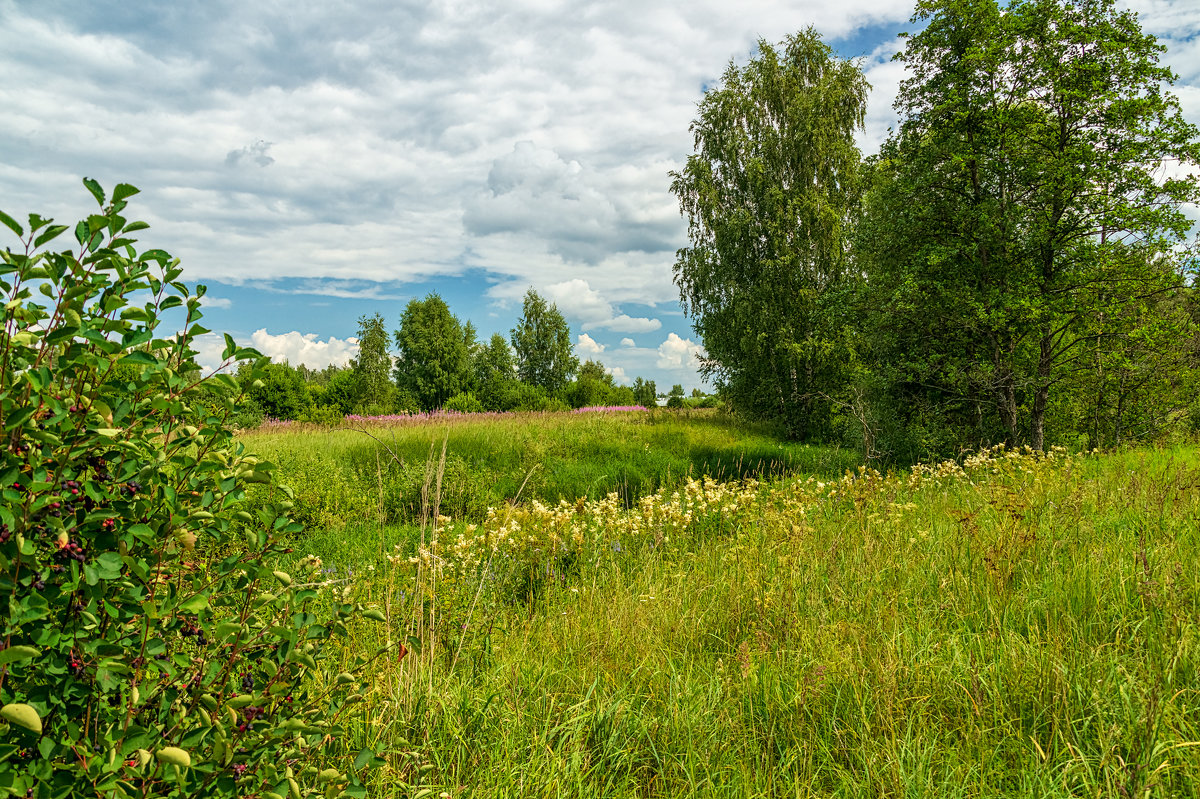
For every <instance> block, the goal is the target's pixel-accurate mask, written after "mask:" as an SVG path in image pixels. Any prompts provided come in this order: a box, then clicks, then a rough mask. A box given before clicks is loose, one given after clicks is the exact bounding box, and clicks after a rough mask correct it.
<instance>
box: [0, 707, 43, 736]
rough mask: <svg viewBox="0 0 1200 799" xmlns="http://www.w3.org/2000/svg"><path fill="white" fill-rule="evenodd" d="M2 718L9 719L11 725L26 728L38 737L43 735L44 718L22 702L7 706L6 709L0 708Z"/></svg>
mask: <svg viewBox="0 0 1200 799" xmlns="http://www.w3.org/2000/svg"><path fill="white" fill-rule="evenodd" d="M0 716H2V717H4V718H6V719H8V721H9V723H11V724H16V725H17V726H18V727H24V728H25V729H27V730H29V731H31V732H35V733H37V734H38V735H41V734H42V717H41V716H39V715H38V712H37V711H36V710H34V709H33V708H32V707H30V706H29V705H26V704H23V703H21V702H14V703H12V704H9V705H5V706H4V707H0Z"/></svg>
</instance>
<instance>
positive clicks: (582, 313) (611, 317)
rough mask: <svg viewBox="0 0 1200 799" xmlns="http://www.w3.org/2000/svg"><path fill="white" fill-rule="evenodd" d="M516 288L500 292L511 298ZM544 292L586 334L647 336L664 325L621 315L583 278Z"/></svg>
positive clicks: (554, 285)
mask: <svg viewBox="0 0 1200 799" xmlns="http://www.w3.org/2000/svg"><path fill="white" fill-rule="evenodd" d="M513 288H515V284H509V286H507V287H504V288H503V289H500V291H501V292H503V293H505V294H507V293H508V292H509V291H511V290H512V289H513ZM542 291H543V292H544V294H545V295H546V296H547V297H548V298H549V299H550V300H551V302H553V303H554V304H555V305H556V306H558V310H559V311H561V312H562V314H563V316H564V317H566V318H567V319H569V320H573V321H577V322H582V325H581V326H582V328H583V330H584V331H592V330H612V331H613V332H615V333H647V332H650V331H652V330H658V329H659V328H660V327H662V322H660V321H659V320H657V319H647V318H645V317H636V318H635V317H631V316H629V315H628V314H617V313H616V309H615V308H614V307H613V304H612V303H610V302H609V301H608V300H606V299H605V298H604V297H603V296H602V295H601V294H600V292H598V291H596V290H595V289H593V288H592V287H591V286H590V285H589V284H588V281H587V280H584V279H582V278H572V279H571V280H566V281H562V282H560V283H551V284H550V285H548V286H546V287H545V288H544V289H543V290H542ZM498 293H499V292H498Z"/></svg>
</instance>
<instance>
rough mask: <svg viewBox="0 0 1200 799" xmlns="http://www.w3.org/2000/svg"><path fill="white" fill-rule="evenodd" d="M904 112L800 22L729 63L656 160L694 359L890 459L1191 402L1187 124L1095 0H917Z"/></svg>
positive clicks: (1085, 430) (735, 397) (1102, 1)
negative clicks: (879, 97) (866, 135)
mask: <svg viewBox="0 0 1200 799" xmlns="http://www.w3.org/2000/svg"><path fill="white" fill-rule="evenodd" d="M912 22H913V23H916V24H919V25H921V26H923V27H922V29H921V30H920V31H919V32H918V33H915V34H912V35H908V36H907V37H906V47H905V49H904V50H903V51H902V52H901V53H900V54H899V55H897V56H896V58H897V59H899V60H900V61H902V62H903V63H904V65H905V67H906V68H907V71H908V75H909V77H908V78H907V79H906V80H905V81H904V83H903V84H902V85H901V87H900V92H899V96H898V99H897V101H896V109H897V111H898V112H899V115H900V124H899V126H898V127H897V128H896V129H894V130H892V131H890V134H889V136H888V138H887V140H886V141H885V142H884V143H883V145H882V147H880V149H879V150H878V152H876V153H874V154H871V155H870V156H868V157H865V158H864V157H863V155H862V153H861V152H860V151H859V149H858V147H857V146H856V145H855V141H854V133H855V131H856V130H860V129H862V127H863V122H864V116H865V109H866V97H867V91H868V88H869V87H868V85H867V82H866V79H865V77H864V75H863V73H862V71H861V69H860V68H859V66H858V65H857V64H855V63H852V62H849V61H845V60H841V59H839V58H836V57H835V56H834V55H833V54H832V51H831V50H830V48H829V47H827V46H826V45H825V44H824V43H823V42H822V41H821V39H820V37H819V36H818V35H817V34H816V33H815V32H814V31H812V30H808V31H805V32H802V33H799V34H797V35H794V36H792V37H790V38H788V39H787V40H786V41H785V42H783V43H782V44H781V45H779V46H774V45H772V44H770V43H768V42H760V45H759V50H758V53H757V55H756V56H755V57H754V58H753V59H752V60H751V61H750V62H749V63H748V64H747V65H745V66H742V67H739V66H736V65H734V64H732V63H731V64H730V66H729V67H728V69H727V70H726V72H725V74H724V76H723V80H722V82H721V85H719V86H718V87H717V88H715V89H713V90H710V91H708V92H707V93H706V95H705V96H704V98H703V99H702V101H701V102H700V103H699V106H698V114H697V117H696V119H695V120H694V122H693V124H692V128H691V130H692V133H693V135H694V141H695V153H694V154H693V155H692V156H691V157H690V158H689V159H688V161H687V164H686V166H685V167H684V168H683V169H681V170H679V171H677V172H674V173H672V178H673V183H672V190H673V192H674V193H675V195H676V196H677V197H678V199H679V202H680V207H681V212H682V213H683V215H684V217H685V218H686V219H687V220H688V222H689V240H688V245H687V246H686V247H684V248H683V249H681V250H680V251H679V253H678V257H677V260H676V263H675V268H674V269H675V279H676V283H677V284H678V286H679V288H680V293H681V300H682V303H683V305H684V308H685V310H686V311H687V312H688V314H689V315H690V316H691V318H692V320H693V322H694V325H695V329H696V331H697V332H698V333H699V334H700V336H701V337H702V338H703V340H704V345H705V348H706V349H707V351H708V354H709V359H708V361H707V363H706V365H705V367H704V371H705V373H706V375H707V376H708V377H709V378H711V379H712V380H713V381H714V382H716V384H717V385H718V386H719V387H720V390H721V391H722V392H724V393H725V395H726V396H727V397H728V399H729V401H730V402H731V403H732V404H733V406H734V407H735V408H736V409H737V410H739V411H740V412H742V413H744V414H746V415H749V416H754V417H760V418H768V419H774V420H777V421H778V422H779V423H780V424H781V425H782V426H783V427H784V428H785V429H786V430H787V431H788V432H789V433H790V434H791V435H793V436H796V437H799V438H816V439H824V440H830V439H835V440H836V439H845V440H848V441H852V442H853V443H855V444H856V445H858V446H861V448H862V449H863V450H864V451H865V453H866V454H867V455H868V456H869V457H890V458H897V459H901V460H906V459H915V458H922V457H929V456H933V455H941V454H947V453H953V452H955V451H958V450H961V449H963V448H969V447H976V446H980V445H987V444H995V443H999V442H1007V443H1009V444H1013V445H1030V446H1032V447H1034V448H1038V449H1042V448H1044V447H1047V446H1050V445H1052V444H1070V445H1081V446H1088V447H1099V446H1111V445H1115V444H1120V443H1122V442H1125V441H1129V440H1133V439H1148V438H1154V437H1157V436H1161V435H1163V434H1164V432H1165V431H1168V430H1171V429H1178V428H1179V427H1181V426H1186V425H1188V424H1190V425H1191V426H1192V428H1193V429H1195V428H1196V427H1197V426H1198V424H1200V404H1198V403H1197V400H1196V398H1197V396H1198V395H1200V384H1198V381H1197V379H1196V375H1197V369H1196V367H1197V366H1200V335H1198V333H1197V330H1198V322H1200V301H1198V297H1197V293H1196V284H1195V275H1196V264H1197V261H1196V258H1195V252H1194V249H1193V247H1192V246H1189V241H1188V237H1189V236H1190V235H1191V228H1192V222H1191V220H1190V219H1189V218H1188V217H1187V216H1186V215H1185V213H1184V208H1185V207H1186V205H1187V204H1188V203H1195V202H1196V201H1197V199H1200V189H1198V184H1197V182H1196V180H1195V178H1194V177H1193V176H1192V175H1191V174H1189V173H1190V172H1192V171H1194V168H1195V166H1196V164H1197V162H1198V161H1200V143H1198V142H1200V136H1198V133H1197V129H1196V128H1195V127H1194V126H1193V125H1191V124H1189V123H1188V122H1186V121H1185V120H1184V119H1183V117H1182V115H1181V112H1180V108H1179V104H1178V102H1177V100H1176V98H1175V97H1174V96H1173V95H1172V94H1171V93H1170V92H1169V91H1168V90H1167V87H1169V85H1170V84H1171V82H1172V81H1173V80H1174V75H1173V74H1172V73H1171V71H1170V70H1169V69H1167V68H1165V67H1163V66H1161V65H1160V64H1159V63H1158V58H1159V56H1160V55H1161V53H1162V52H1163V51H1164V48H1163V46H1161V45H1160V44H1158V42H1157V41H1156V40H1155V39H1154V37H1153V36H1150V35H1147V34H1145V33H1143V32H1142V31H1141V29H1140V26H1139V24H1138V21H1137V17H1136V15H1135V14H1133V13H1131V12H1126V11H1121V10H1118V9H1117V8H1116V6H1115V5H1114V3H1113V2H1112V1H1111V0H1011V2H1007V3H1003V4H1001V3H999V2H997V1H996V0H922V1H921V2H919V3H918V4H917V7H916V10H915V13H914V15H913V18H912Z"/></svg>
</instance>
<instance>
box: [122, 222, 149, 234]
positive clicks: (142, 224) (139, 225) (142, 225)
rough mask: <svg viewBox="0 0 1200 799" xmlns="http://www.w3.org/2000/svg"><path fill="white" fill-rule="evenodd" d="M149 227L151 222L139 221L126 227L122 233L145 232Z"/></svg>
mask: <svg viewBox="0 0 1200 799" xmlns="http://www.w3.org/2000/svg"><path fill="white" fill-rule="evenodd" d="M148 227H150V223H149V222H143V221H141V220H140V219H139V220H137V221H136V222H130V223H129V224H128V225H126V226H125V229H124V230H123V231H121V232H122V233H136V232H137V231H139V230H145V229H146V228H148Z"/></svg>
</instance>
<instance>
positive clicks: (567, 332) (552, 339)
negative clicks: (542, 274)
mask: <svg viewBox="0 0 1200 799" xmlns="http://www.w3.org/2000/svg"><path fill="white" fill-rule="evenodd" d="M512 344H513V349H514V350H515V351H516V362H517V375H518V376H519V377H520V379H521V380H522V381H523V382H525V383H528V384H529V385H531V386H539V387H541V388H543V389H545V390H546V393H547V394H551V395H553V394H557V393H558V392H559V391H561V390H562V389H563V388H564V387H565V386H566V385H567V381H569V380H570V379H571V376H572V375H573V374H574V373H575V370H576V369H577V368H579V359H578V358H576V357H575V356H574V355H572V354H571V328H570V327H568V326H567V320H566V319H564V318H563V315H562V314H561V313H559V311H558V306H556V305H553V304H550V305H548V304H547V303H546V300H545V299H543V298H542V297H541V295H539V294H538V293H537V292H536V291H534V290H533V289H530V290H529V291H528V292H526V293H525V302H524V305H523V307H522V309H521V318H520V319H518V320H517V326H516V327H515V328H513V330H512Z"/></svg>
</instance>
